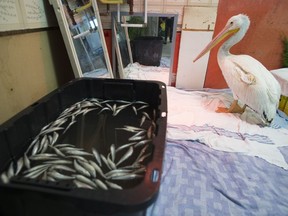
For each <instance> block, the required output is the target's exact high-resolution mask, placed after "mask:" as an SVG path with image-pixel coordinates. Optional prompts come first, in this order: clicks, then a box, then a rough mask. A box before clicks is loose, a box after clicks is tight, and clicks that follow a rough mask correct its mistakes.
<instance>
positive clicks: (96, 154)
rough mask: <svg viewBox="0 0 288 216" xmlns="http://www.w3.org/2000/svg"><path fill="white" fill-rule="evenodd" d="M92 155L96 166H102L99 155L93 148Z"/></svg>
mask: <svg viewBox="0 0 288 216" xmlns="http://www.w3.org/2000/svg"><path fill="white" fill-rule="evenodd" d="M92 153H93V155H94V157H95V159H96V161H97V162H98V164H99V165H100V166H102V163H101V158H100V155H99V153H98V151H97V150H96V149H95V148H92Z"/></svg>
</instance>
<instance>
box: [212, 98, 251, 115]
mask: <svg viewBox="0 0 288 216" xmlns="http://www.w3.org/2000/svg"><path fill="white" fill-rule="evenodd" d="M245 109H246V104H245V105H244V106H243V107H240V106H239V104H238V100H234V101H233V103H232V104H231V106H230V107H229V108H226V107H218V108H217V110H216V112H217V113H240V114H242V113H243V112H244V111H245Z"/></svg>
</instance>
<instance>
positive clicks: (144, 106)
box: [137, 104, 149, 111]
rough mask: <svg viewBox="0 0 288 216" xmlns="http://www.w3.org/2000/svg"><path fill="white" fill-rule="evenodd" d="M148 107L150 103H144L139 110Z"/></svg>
mask: <svg viewBox="0 0 288 216" xmlns="http://www.w3.org/2000/svg"><path fill="white" fill-rule="evenodd" d="M146 107H149V105H148V104H146V105H143V106H141V107H139V108H138V109H137V110H138V111H139V110H142V109H145V108H146Z"/></svg>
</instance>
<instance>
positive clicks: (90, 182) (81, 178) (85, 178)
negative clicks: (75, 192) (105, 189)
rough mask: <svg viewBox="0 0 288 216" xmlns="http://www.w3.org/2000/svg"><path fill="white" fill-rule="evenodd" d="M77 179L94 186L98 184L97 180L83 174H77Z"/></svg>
mask: <svg viewBox="0 0 288 216" xmlns="http://www.w3.org/2000/svg"><path fill="white" fill-rule="evenodd" d="M75 177H76V179H77V180H78V181H80V182H83V183H85V184H88V185H90V186H91V187H93V188H97V185H96V184H95V182H93V181H92V180H90V179H89V178H87V177H85V176H83V175H75Z"/></svg>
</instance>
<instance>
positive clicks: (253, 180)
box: [147, 87, 288, 216]
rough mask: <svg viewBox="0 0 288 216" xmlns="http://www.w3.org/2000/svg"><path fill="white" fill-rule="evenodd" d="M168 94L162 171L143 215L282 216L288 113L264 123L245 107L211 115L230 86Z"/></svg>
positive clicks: (286, 205) (227, 97)
mask: <svg viewBox="0 0 288 216" xmlns="http://www.w3.org/2000/svg"><path fill="white" fill-rule="evenodd" d="M167 95H168V127H167V141H166V149H165V157H164V158H165V159H164V169H163V174H162V180H161V186H160V192H159V196H158V199H157V201H156V202H155V203H154V204H153V205H152V206H150V207H149V208H148V209H147V215H165V216H166V215H189V216H191V215H287V213H288V196H287V194H288V165H287V162H288V118H287V116H286V115H285V114H284V113H282V112H281V111H278V112H277V115H276V117H275V118H274V121H273V122H272V123H271V125H269V126H267V125H263V122H262V121H261V119H260V118H259V116H257V114H256V113H254V112H253V111H252V110H249V109H247V110H246V111H245V113H244V114H242V115H239V114H228V113H226V114H223V113H215V109H216V107H217V106H228V105H229V103H231V102H232V100H233V98H232V96H231V92H230V91H229V89H225V90H212V89H205V90H202V91H184V90H179V89H175V88H173V87H168V88H167ZM180 104H181V106H179V105H180Z"/></svg>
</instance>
